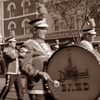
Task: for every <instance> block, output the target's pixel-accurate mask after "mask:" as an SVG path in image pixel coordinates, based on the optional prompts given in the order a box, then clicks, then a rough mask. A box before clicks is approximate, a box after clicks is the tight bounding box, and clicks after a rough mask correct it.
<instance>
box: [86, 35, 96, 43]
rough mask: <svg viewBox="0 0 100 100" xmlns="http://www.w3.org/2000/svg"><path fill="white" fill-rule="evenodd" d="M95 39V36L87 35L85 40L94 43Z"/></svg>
mask: <svg viewBox="0 0 100 100" xmlns="http://www.w3.org/2000/svg"><path fill="white" fill-rule="evenodd" d="M95 37H96V35H95V34H87V40H88V41H90V42H92V41H94V38H95Z"/></svg>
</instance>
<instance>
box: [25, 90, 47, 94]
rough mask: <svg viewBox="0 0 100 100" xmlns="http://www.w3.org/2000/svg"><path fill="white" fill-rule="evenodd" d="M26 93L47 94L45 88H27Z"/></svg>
mask: <svg viewBox="0 0 100 100" xmlns="http://www.w3.org/2000/svg"><path fill="white" fill-rule="evenodd" d="M26 93H29V94H48V92H47V91H46V90H27V91H26Z"/></svg>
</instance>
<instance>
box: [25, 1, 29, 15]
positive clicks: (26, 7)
mask: <svg viewBox="0 0 100 100" xmlns="http://www.w3.org/2000/svg"><path fill="white" fill-rule="evenodd" d="M24 12H25V14H28V13H29V5H28V2H25V3H24Z"/></svg>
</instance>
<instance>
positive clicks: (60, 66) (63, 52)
mask: <svg viewBox="0 0 100 100" xmlns="http://www.w3.org/2000/svg"><path fill="white" fill-rule="evenodd" d="M46 71H47V73H48V74H49V75H50V77H51V79H52V80H57V81H59V83H60V86H58V87H55V86H54V84H53V82H51V81H48V82H47V85H48V89H49V91H50V93H51V95H52V96H53V97H54V98H55V99H57V100H95V99H96V98H97V97H98V95H99V93H100V65H99V63H98V61H97V59H96V57H95V56H94V55H93V54H92V53H90V52H89V51H87V50H85V49H83V48H81V47H78V46H69V47H65V48H62V49H60V50H58V51H57V52H55V53H54V54H53V56H52V57H51V58H50V60H49V62H48V67H47V70H46Z"/></svg>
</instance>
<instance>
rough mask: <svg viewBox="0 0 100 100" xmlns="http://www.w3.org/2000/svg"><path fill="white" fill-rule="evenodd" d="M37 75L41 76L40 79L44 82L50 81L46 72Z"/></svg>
mask: <svg viewBox="0 0 100 100" xmlns="http://www.w3.org/2000/svg"><path fill="white" fill-rule="evenodd" d="M38 74H39V75H40V76H41V78H42V79H44V80H46V81H47V80H48V79H50V76H49V75H48V74H47V73H46V72H39V73H38Z"/></svg>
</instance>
